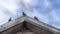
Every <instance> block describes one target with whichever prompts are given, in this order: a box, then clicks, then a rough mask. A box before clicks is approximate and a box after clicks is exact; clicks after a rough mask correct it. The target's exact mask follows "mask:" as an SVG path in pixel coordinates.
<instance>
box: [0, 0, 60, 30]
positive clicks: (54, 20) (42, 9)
mask: <svg viewBox="0 0 60 34" xmlns="http://www.w3.org/2000/svg"><path fill="white" fill-rule="evenodd" d="M59 1H60V0H0V25H2V24H4V23H6V22H8V20H9V18H12V20H14V19H16V18H18V17H19V16H21V15H22V12H23V11H24V12H25V13H26V14H27V15H28V16H30V17H32V18H33V17H34V16H37V18H38V19H39V20H40V21H42V22H44V23H47V24H49V25H52V26H54V27H56V28H58V29H60V2H59Z"/></svg>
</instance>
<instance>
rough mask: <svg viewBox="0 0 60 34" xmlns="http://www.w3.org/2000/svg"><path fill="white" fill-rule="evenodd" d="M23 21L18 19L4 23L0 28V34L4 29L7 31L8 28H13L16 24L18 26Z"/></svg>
mask: <svg viewBox="0 0 60 34" xmlns="http://www.w3.org/2000/svg"><path fill="white" fill-rule="evenodd" d="M23 21H24V18H21V17H20V18H18V19H16V20H12V21H10V22H7V23H4V24H3V25H1V26H0V32H2V31H4V30H6V29H8V28H10V27H12V26H14V25H16V24H20V23H22V22H23Z"/></svg>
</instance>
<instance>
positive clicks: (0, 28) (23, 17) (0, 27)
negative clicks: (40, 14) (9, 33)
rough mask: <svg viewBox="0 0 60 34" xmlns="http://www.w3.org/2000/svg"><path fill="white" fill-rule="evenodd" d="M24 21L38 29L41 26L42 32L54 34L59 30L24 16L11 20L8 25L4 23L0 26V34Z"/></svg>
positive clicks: (59, 31)
mask: <svg viewBox="0 0 60 34" xmlns="http://www.w3.org/2000/svg"><path fill="white" fill-rule="evenodd" d="M24 21H26V22H28V23H31V24H33V25H36V26H38V27H40V26H41V27H42V29H44V30H48V31H51V32H54V33H60V30H59V29H57V28H55V27H53V26H51V25H48V24H46V23H43V22H41V21H39V20H36V19H33V18H31V17H29V16H24V15H23V16H21V17H19V18H17V19H15V20H12V21H10V22H8V23H5V24H3V25H1V26H0V32H1V31H4V30H6V29H8V28H10V27H12V26H14V25H16V24H19V23H22V22H24ZM11 24H12V25H11Z"/></svg>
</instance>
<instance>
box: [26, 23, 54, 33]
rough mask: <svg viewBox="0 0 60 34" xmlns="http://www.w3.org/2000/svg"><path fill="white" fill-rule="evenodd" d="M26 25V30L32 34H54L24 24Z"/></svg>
mask: <svg viewBox="0 0 60 34" xmlns="http://www.w3.org/2000/svg"><path fill="white" fill-rule="evenodd" d="M26 25H27V28H28V29H30V30H31V31H32V32H34V33H36V34H54V33H52V32H49V31H46V30H43V29H42V27H41V26H39V27H38V26H36V25H33V24H31V23H26Z"/></svg>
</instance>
